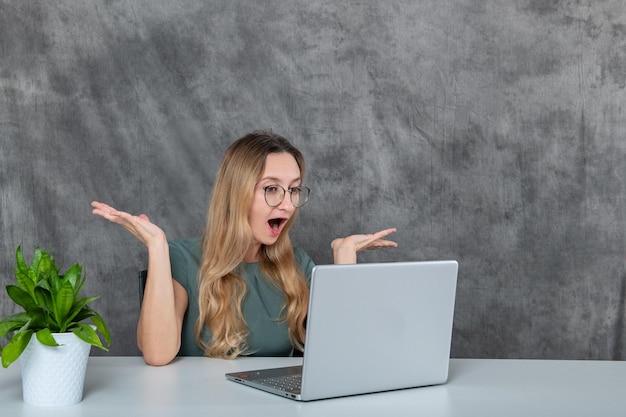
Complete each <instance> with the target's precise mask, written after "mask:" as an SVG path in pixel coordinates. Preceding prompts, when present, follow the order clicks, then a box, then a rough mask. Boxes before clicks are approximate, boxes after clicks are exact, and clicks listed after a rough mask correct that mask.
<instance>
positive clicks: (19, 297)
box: [6, 285, 36, 311]
mask: <svg viewBox="0 0 626 417" xmlns="http://www.w3.org/2000/svg"><path fill="white" fill-rule="evenodd" d="M6 290H7V294H9V297H10V298H11V300H13V301H14V302H15V304H17V305H19V306H21V307H23V308H24V310H26V311H28V310H29V309H32V308H34V307H35V306H36V304H35V301H34V300H33V297H31V296H30V294H28V293H27V292H26V291H24V290H23V289H21V288H20V287H18V286H16V285H7V286H6Z"/></svg>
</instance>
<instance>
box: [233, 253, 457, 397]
mask: <svg viewBox="0 0 626 417" xmlns="http://www.w3.org/2000/svg"><path fill="white" fill-rule="evenodd" d="M457 272H458V263H457V262H456V261H428V262H390V263H363V264H354V265H318V266H316V267H315V268H314V269H313V276H312V279H311V298H310V301H309V312H308V318H307V329H306V347H305V349H304V358H303V362H302V365H301V366H294V367H287V368H275V369H264V370H253V371H247V372H236V373H228V374H226V377H227V378H228V379H229V380H231V381H235V382H238V383H241V384H245V385H248V386H251V387H254V388H258V389H261V390H264V391H268V392H270V393H273V394H277V395H280V396H283V397H287V398H290V399H293V400H301V401H310V400H319V399H323V398H333V397H342V396H347V395H356V394H366V393H373V392H380V391H389V390H396V389H403V388H414V387H420V386H427V385H437V384H442V383H445V382H446V380H447V379H448V365H449V362H450V343H451V338H452V320H453V316H454V301H455V294H456V281H457Z"/></svg>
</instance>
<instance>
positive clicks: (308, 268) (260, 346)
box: [169, 238, 314, 356]
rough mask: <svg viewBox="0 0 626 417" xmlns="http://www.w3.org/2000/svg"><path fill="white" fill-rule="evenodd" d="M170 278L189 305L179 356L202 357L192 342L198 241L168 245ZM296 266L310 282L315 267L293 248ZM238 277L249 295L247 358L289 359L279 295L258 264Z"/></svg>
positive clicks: (246, 267)
mask: <svg viewBox="0 0 626 417" xmlns="http://www.w3.org/2000/svg"><path fill="white" fill-rule="evenodd" d="M169 248H170V263H171V265H172V277H173V278H174V279H175V280H176V281H178V283H179V284H180V285H182V286H183V288H185V290H186V291H187V297H188V298H189V304H188V306H187V312H186V313H185V318H184V320H183V330H182V339H181V346H180V351H179V352H178V355H179V356H202V355H203V353H202V350H200V348H199V347H198V345H197V344H196V342H195V336H194V325H195V323H196V321H197V320H198V316H199V314H200V313H199V310H198V269H199V266H200V258H201V250H200V239H199V238H196V239H185V240H176V241H172V242H170V243H169ZM294 253H295V256H296V262H297V264H298V265H299V266H300V268H301V269H302V272H303V273H304V276H305V278H306V280H307V283H310V281H311V272H312V270H313V266H314V263H313V261H312V260H311V258H310V257H309V255H307V254H306V252H305V251H304V250H302V249H300V248H294ZM241 267H242V274H241V277H242V278H243V279H244V280H245V282H246V284H247V287H248V292H247V294H246V298H245V299H244V301H243V306H242V309H243V316H244V320H245V321H246V323H247V324H248V331H249V333H248V346H249V348H250V350H251V351H252V354H251V355H250V356H289V355H290V354H291V352H292V346H291V342H290V341H289V335H288V327H287V324H286V323H285V322H284V321H280V320H278V318H279V317H280V312H281V309H282V308H283V305H284V304H285V297H284V296H283V294H282V292H281V291H280V290H279V289H278V288H277V287H276V286H275V285H274V284H272V283H271V282H269V281H268V280H267V279H266V278H265V277H264V275H263V274H261V271H260V268H259V264H258V263H256V262H255V263H242V264H241ZM210 337H211V336H210V330H209V329H208V328H207V329H205V331H204V334H203V338H204V340H206V341H208V340H210Z"/></svg>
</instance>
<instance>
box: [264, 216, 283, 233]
mask: <svg viewBox="0 0 626 417" xmlns="http://www.w3.org/2000/svg"><path fill="white" fill-rule="evenodd" d="M285 223H287V219H281V218H276V219H269V220H268V221H267V224H269V226H270V229H272V233H273V234H274V235H278V234H279V233H280V231H281V229H282V227H283V225H284V224H285Z"/></svg>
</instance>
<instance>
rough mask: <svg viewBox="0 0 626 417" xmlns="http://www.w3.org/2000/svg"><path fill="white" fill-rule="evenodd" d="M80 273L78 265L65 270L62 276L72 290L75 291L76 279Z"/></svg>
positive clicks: (80, 268) (80, 269)
mask: <svg viewBox="0 0 626 417" xmlns="http://www.w3.org/2000/svg"><path fill="white" fill-rule="evenodd" d="M81 272H82V267H81V266H80V265H79V264H74V265H72V266H71V267H70V269H68V270H67V272H66V273H65V275H63V280H64V281H66V282H69V283H70V285H71V286H72V289H73V290H76V288H77V286H78V285H77V283H78V282H79V281H78V279H79V278H80V274H81Z"/></svg>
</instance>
